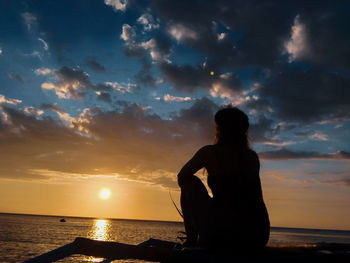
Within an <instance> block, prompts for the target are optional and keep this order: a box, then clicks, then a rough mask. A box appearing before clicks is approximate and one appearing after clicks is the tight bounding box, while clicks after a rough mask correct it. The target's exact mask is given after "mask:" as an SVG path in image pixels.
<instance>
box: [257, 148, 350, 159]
mask: <svg viewBox="0 0 350 263" xmlns="http://www.w3.org/2000/svg"><path fill="white" fill-rule="evenodd" d="M259 156H260V157H261V158H262V159H266V160H290V159H339V160H346V161H350V153H349V152H346V151H339V152H336V153H328V154H325V153H319V152H311V151H291V150H288V149H285V148H282V149H280V150H276V151H267V152H260V153H259Z"/></svg>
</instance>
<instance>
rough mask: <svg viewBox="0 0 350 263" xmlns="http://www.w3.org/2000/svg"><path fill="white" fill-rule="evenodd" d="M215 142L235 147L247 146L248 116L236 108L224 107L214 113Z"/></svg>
mask: <svg viewBox="0 0 350 263" xmlns="http://www.w3.org/2000/svg"><path fill="white" fill-rule="evenodd" d="M214 119H215V123H216V130H215V144H222V145H231V146H233V147H235V148H237V149H247V148H249V143H248V128H249V119H248V116H247V115H246V114H245V113H244V112H243V111H241V110H240V109H238V108H235V107H231V106H228V107H225V108H223V109H221V110H219V111H218V112H217V113H216V114H215V118H214Z"/></svg>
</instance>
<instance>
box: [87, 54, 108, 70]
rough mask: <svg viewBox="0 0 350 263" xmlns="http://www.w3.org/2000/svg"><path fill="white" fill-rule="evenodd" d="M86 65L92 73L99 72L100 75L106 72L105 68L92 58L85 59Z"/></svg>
mask: <svg viewBox="0 0 350 263" xmlns="http://www.w3.org/2000/svg"><path fill="white" fill-rule="evenodd" d="M86 65H88V67H89V68H91V69H92V70H93V71H96V72H100V73H101V72H106V68H105V67H104V66H102V65H101V64H100V63H98V62H97V61H96V60H95V59H94V58H92V57H89V58H87V60H86Z"/></svg>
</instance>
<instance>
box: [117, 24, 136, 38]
mask: <svg viewBox="0 0 350 263" xmlns="http://www.w3.org/2000/svg"><path fill="white" fill-rule="evenodd" d="M135 37H136V32H135V29H134V28H133V27H132V26H130V25H128V24H124V25H123V27H122V34H121V35H120V38H121V39H123V40H124V41H131V40H134V39H135Z"/></svg>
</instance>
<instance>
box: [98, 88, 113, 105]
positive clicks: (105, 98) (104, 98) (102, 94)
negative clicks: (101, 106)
mask: <svg viewBox="0 0 350 263" xmlns="http://www.w3.org/2000/svg"><path fill="white" fill-rule="evenodd" d="M96 94H97V98H98V99H99V100H102V101H104V102H108V103H111V102H112V99H111V95H110V94H109V93H108V92H104V91H96Z"/></svg>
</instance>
